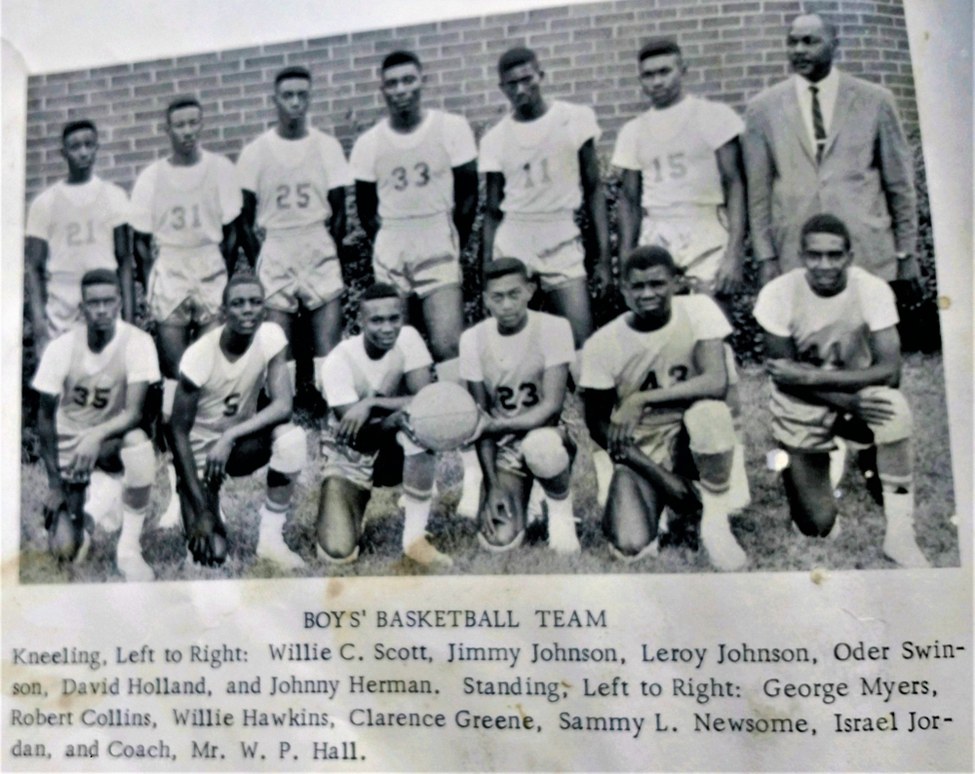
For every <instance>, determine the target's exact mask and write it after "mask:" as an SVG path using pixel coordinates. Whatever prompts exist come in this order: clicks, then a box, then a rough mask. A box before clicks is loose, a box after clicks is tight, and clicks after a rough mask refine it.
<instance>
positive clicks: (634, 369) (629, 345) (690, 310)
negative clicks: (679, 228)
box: [579, 295, 731, 428]
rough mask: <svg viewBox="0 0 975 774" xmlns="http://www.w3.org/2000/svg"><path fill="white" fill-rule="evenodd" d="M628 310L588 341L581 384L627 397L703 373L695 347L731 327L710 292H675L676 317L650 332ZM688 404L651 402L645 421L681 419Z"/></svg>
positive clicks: (728, 331) (661, 422)
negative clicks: (668, 406)
mask: <svg viewBox="0 0 975 774" xmlns="http://www.w3.org/2000/svg"><path fill="white" fill-rule="evenodd" d="M630 314H631V313H630V312H625V313H623V314H622V315H620V316H619V317H617V318H616V319H615V320H613V321H612V322H610V323H609V324H607V325H605V326H604V327H602V328H600V329H599V330H598V331H596V332H595V333H594V334H593V335H592V336H591V337H590V338H589V340H588V341H587V342H586V344H585V347H584V348H583V355H582V374H581V378H580V380H579V384H580V386H581V387H583V388H587V389H594V390H607V389H613V388H615V390H616V395H617V400H618V401H622V400H624V399H625V398H627V397H629V396H630V395H632V394H633V393H635V392H643V391H648V390H656V389H660V388H665V387H672V386H673V385H675V384H677V383H678V382H683V381H686V380H687V379H689V378H691V377H693V376H699V375H700V371H699V370H698V368H697V367H696V366H695V363H694V348H695V346H696V345H697V343H698V342H699V341H707V340H710V339H724V338H725V337H726V336H728V335H730V334H731V326H730V325H729V324H728V321H727V320H726V319H725V317H724V314H723V313H722V312H721V310H720V309H719V308H718V306H717V305H716V304H715V303H714V301H712V300H711V299H710V298H708V297H707V296H705V295H693V296H675V297H674V298H673V299H672V300H671V314H670V320H669V321H668V322H667V324H666V325H664V326H663V327H662V328H659V329H658V330H655V331H650V332H641V331H636V330H634V329H633V328H631V327H630V325H629V323H628V322H627V320H628V319H629V317H630ZM682 415H683V409H682V408H675V409H659V408H657V409H654V408H652V407H648V408H647V409H646V410H645V411H644V414H643V417H642V419H641V422H640V424H641V426H642V427H645V428H652V427H654V426H657V425H664V424H671V423H673V422H674V421H678V422H679V421H680V419H681V416H682Z"/></svg>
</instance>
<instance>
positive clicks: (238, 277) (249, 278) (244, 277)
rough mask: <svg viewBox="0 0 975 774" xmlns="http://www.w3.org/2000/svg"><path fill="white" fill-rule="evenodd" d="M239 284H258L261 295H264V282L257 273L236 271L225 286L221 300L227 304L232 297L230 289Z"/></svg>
mask: <svg viewBox="0 0 975 774" xmlns="http://www.w3.org/2000/svg"><path fill="white" fill-rule="evenodd" d="M238 285H257V287H259V288H260V289H261V295H262V296H263V295H264V292H265V291H264V283H262V282H261V280H260V279H258V276H257V275H256V274H253V273H251V272H249V271H238V272H234V273H233V274H232V275H231V276H230V279H228V280H227V284H226V285H224V286H223V296H222V297H221V302H222V303H223V305H224V306H226V305H227V299H228V298H230V289H231V288H235V287H237V286H238Z"/></svg>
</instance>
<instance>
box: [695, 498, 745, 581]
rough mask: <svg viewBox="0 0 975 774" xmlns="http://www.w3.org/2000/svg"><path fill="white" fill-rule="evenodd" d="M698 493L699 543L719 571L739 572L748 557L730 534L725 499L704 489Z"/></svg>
mask: <svg viewBox="0 0 975 774" xmlns="http://www.w3.org/2000/svg"><path fill="white" fill-rule="evenodd" d="M700 493H701V503H702V506H703V507H702V514H701V542H702V543H704V548H705V549H706V550H707V552H708V557H709V558H710V559H711V564H713V565H714V566H715V567H716V568H717V569H719V570H724V571H729V570H740V569H741V568H742V567H744V566H745V564H746V563H747V562H748V556H747V555H746V554H745V552H744V550H743V549H742V547H741V546H740V545H738V541H737V540H736V539H735V536H734V534H733V533H732V532H731V524H729V523H728V511H727V509H726V508H725V507H724V506H723V504H722V503H723V500H724V499H725V498H723V497H722V496H720V495H715V494H712V493H711V492H709V491H707V490H706V489H704V488H701V489H700Z"/></svg>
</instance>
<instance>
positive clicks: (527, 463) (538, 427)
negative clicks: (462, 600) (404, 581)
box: [460, 258, 580, 554]
mask: <svg viewBox="0 0 975 774" xmlns="http://www.w3.org/2000/svg"><path fill="white" fill-rule="evenodd" d="M484 282H485V288H484V305H485V306H486V307H487V309H488V311H489V312H490V313H491V317H489V318H488V319H486V320H484V321H482V322H480V323H478V324H477V325H475V326H474V327H473V328H471V329H470V330H468V331H465V332H464V334H463V335H462V336H461V339H460V376H461V378H462V379H464V380H465V381H466V383H467V388H468V390H470V392H471V394H472V395H473V396H474V399H475V400H476V401H477V403H478V405H480V406H481V408H483V409H484V410H485V411H486V412H487V414H488V417H487V419H486V420H485V421H484V423H483V425H482V427H481V435H480V438H479V439H478V441H477V454H478V457H479V459H480V463H481V469H482V471H483V472H484V493H483V499H482V502H481V508H480V522H481V532H480V535H479V537H480V539H481V543H482V544H483V545H484V546H485V547H486V548H489V549H492V550H508V549H510V548H513V547H515V546H517V545H519V544H520V543H521V541H522V539H523V538H524V534H525V512H526V509H527V506H528V496H529V493H530V491H531V486H532V479H533V478H537V479H538V481H539V483H540V484H541V486H542V489H543V491H544V494H545V501H546V503H547V505H548V543H549V546H550V547H551V548H552V549H554V550H555V551H557V552H559V553H566V554H569V553H576V552H578V551H579V550H580V549H579V539H578V537H577V536H576V531H575V523H574V522H573V517H572V497H571V494H570V492H569V477H570V473H571V462H572V456H573V455H574V453H575V445H574V444H573V443H572V442H571V440H570V439H569V438H568V436H567V435H566V434H565V431H564V430H562V429H558V428H556V427H553V425H554V424H555V423H557V422H558V418H559V414H560V413H561V411H562V404H563V403H564V402H565V392H566V382H567V380H568V375H569V364H570V363H572V362H573V361H574V360H575V346H574V342H573V339H572V328H571V326H570V325H569V323H568V321H567V320H566V319H565V318H564V317H555V316H554V315H550V314H544V313H542V312H533V311H529V310H528V302H529V301H530V300H531V297H532V292H533V290H534V288H533V287H532V285H531V283H530V282H529V281H528V270H527V269H526V267H525V264H523V263H522V262H521V261H520V260H518V259H517V258H500V259H498V260H496V261H494V262H492V263H489V264H488V265H487V266H486V267H485V270H484Z"/></svg>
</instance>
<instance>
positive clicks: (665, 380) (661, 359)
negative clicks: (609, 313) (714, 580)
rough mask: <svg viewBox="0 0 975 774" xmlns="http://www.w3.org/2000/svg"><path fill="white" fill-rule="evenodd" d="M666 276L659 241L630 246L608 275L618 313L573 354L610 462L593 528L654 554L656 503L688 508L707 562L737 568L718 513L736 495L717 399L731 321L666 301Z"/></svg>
mask: <svg viewBox="0 0 975 774" xmlns="http://www.w3.org/2000/svg"><path fill="white" fill-rule="evenodd" d="M676 272H677V270H676V267H675V265H674V261H673V258H671V256H670V254H669V253H668V252H667V251H666V250H665V249H663V248H662V247H656V246H651V247H638V248H637V249H636V250H634V251H633V252H631V253H630V255H629V257H627V259H626V260H625V262H624V264H623V267H622V272H621V275H620V283H621V287H622V291H623V298H624V300H625V301H626V305H627V307H628V308H629V311H628V312H625V313H623V314H622V315H620V316H619V317H617V318H616V319H615V320H613V321H612V322H611V323H609V324H608V325H606V326H604V327H602V328H600V329H599V330H598V331H597V332H596V333H595V334H593V336H592V338H590V339H589V341H587V342H586V347H585V349H584V350H583V358H582V376H581V378H580V386H581V387H582V388H583V389H584V393H583V398H584V401H585V406H586V423H587V424H588V426H589V431H590V432H591V433H592V437H593V438H594V439H595V440H596V442H597V443H598V444H599V445H600V446H602V447H603V448H604V449H606V450H607V451H608V452H610V454H611V455H612V457H613V459H614V461H615V462H616V469H615V472H614V475H613V479H612V483H611V484H610V496H609V500H608V503H607V505H606V511H605V516H604V520H603V527H604V529H605V531H606V535H607V537H608V538H609V541H610V546H611V548H612V549H613V551H614V552H615V553H616V554H617V555H618V556H620V557H621V558H623V559H626V560H635V559H639V558H641V557H643V556H646V555H649V554H653V553H655V552H656V550H657V546H658V543H657V536H658V534H659V532H660V530H659V529H658V520H659V517H660V514H661V511H662V510H663V508H664V506H668V507H669V508H670V509H671V510H672V511H674V512H675V513H676V514H679V515H683V516H687V515H692V514H695V513H697V512H698V511H699V510H700V512H701V528H700V529H701V532H700V534H701V540H702V542H703V543H704V547H705V548H706V549H707V552H708V556H709V558H710V560H711V563H712V564H713V565H714V566H715V567H717V568H718V569H720V570H737V569H740V568H742V567H743V566H744V565H745V563H746V562H747V557H746V556H745V552H744V551H743V550H742V549H741V546H739V545H738V543H737V541H736V540H735V537H734V535H733V534H732V532H731V527H730V525H729V523H728V513H729V511H730V510H731V509H732V507H743V505H744V504H745V503H746V502H747V499H748V494H747V481H746V480H745V478H744V467H743V458H742V452H741V449H740V447H739V446H738V444H737V439H736V438H735V432H734V427H733V425H732V419H731V412H730V411H729V409H728V406H727V404H726V403H725V402H724V396H725V393H726V391H727V387H728V377H727V371H726V367H725V356H724V343H723V342H724V339H725V337H726V336H728V335H729V334H730V333H731V326H730V325H729V324H728V321H727V320H726V319H725V318H724V315H723V314H722V313H721V310H720V309H719V308H718V306H717V305H716V304H715V303H714V301H712V300H711V299H710V298H708V297H707V296H705V295H692V296H676V297H675V296H674V292H675V291H676V289H677V285H678V280H677V276H676ZM688 452H689V454H688ZM688 456H689V457H690V460H687V459H686V458H687V457H688ZM736 458H737V459H736ZM695 468H696V473H695Z"/></svg>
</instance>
